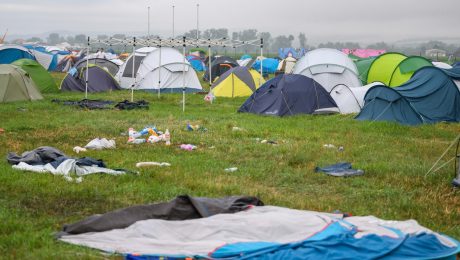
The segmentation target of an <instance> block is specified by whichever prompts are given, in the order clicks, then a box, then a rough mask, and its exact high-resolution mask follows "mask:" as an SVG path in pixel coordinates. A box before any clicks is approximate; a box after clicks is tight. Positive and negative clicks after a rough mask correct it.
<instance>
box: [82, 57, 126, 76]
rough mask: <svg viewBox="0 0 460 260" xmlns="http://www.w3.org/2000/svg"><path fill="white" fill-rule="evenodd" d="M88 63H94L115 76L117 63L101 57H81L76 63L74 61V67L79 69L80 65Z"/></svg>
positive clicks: (84, 65) (83, 65)
mask: <svg viewBox="0 0 460 260" xmlns="http://www.w3.org/2000/svg"><path fill="white" fill-rule="evenodd" d="M87 63H88V64H94V65H97V66H99V67H101V68H103V69H105V70H106V71H108V72H109V73H110V74H111V75H112V76H115V75H116V74H117V72H118V65H117V64H115V63H114V62H112V61H110V60H108V59H103V58H89V59H87V58H83V59H80V60H79V61H78V62H77V63H75V65H74V66H75V67H76V68H77V69H80V68H81V67H86V65H87Z"/></svg>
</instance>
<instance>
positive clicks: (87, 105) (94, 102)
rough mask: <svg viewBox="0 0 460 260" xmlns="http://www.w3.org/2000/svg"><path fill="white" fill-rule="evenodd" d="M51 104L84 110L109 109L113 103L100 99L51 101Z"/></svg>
mask: <svg viewBox="0 0 460 260" xmlns="http://www.w3.org/2000/svg"><path fill="white" fill-rule="evenodd" d="M51 102H54V103H58V104H61V105H64V106H76V107H80V108H84V109H89V110H92V109H111V105H112V104H113V103H114V102H113V101H110V100H101V99H82V100H77V101H75V100H59V99H53V100H51Z"/></svg>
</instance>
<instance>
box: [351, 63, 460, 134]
mask: <svg viewBox="0 0 460 260" xmlns="http://www.w3.org/2000/svg"><path fill="white" fill-rule="evenodd" d="M364 100H365V105H364V107H363V109H362V110H361V113H359V114H358V115H357V116H356V119H358V120H372V121H392V122H398V123H400V124H406V125H417V124H422V123H436V122H442V121H446V122H460V91H459V89H458V88H457V86H456V85H455V84H454V82H453V81H452V79H451V78H450V77H449V76H448V75H447V74H446V73H445V72H444V71H443V70H441V69H439V68H436V67H423V68H421V69H419V70H418V71H417V72H415V74H414V75H413V76H412V78H411V79H410V80H409V81H408V82H406V83H405V84H404V85H402V86H400V87H396V88H394V89H392V88H390V87H386V86H374V87H372V88H371V89H369V90H368V91H367V94H366V96H365V98H364Z"/></svg>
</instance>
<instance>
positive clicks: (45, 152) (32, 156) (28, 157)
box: [6, 146, 67, 165]
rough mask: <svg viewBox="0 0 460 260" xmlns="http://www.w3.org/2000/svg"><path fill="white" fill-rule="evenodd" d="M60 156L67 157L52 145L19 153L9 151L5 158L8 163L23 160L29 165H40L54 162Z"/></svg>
mask: <svg viewBox="0 0 460 260" xmlns="http://www.w3.org/2000/svg"><path fill="white" fill-rule="evenodd" d="M60 157H67V155H65V154H64V153H63V152H61V151H59V150H58V149H56V148H54V147H50V146H41V147H38V148H37V149H35V150H32V151H27V152H23V153H22V154H21V155H17V154H16V153H13V152H10V153H8V155H7V156H6V160H7V161H8V163H9V164H18V163H20V162H24V163H27V164H30V165H41V164H47V163H50V162H54V161H56V160H57V159H58V158H60Z"/></svg>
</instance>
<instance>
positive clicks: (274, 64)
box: [252, 57, 279, 76]
mask: <svg viewBox="0 0 460 260" xmlns="http://www.w3.org/2000/svg"><path fill="white" fill-rule="evenodd" d="M261 63H262V70H263V74H264V76H266V75H267V74H273V73H275V72H276V69H277V68H278V63H279V61H278V60H277V59H273V58H265V57H258V58H257V59H256V61H255V62H254V63H253V64H252V68H253V69H255V70H257V71H258V72H259V73H261V72H260V64H261Z"/></svg>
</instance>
